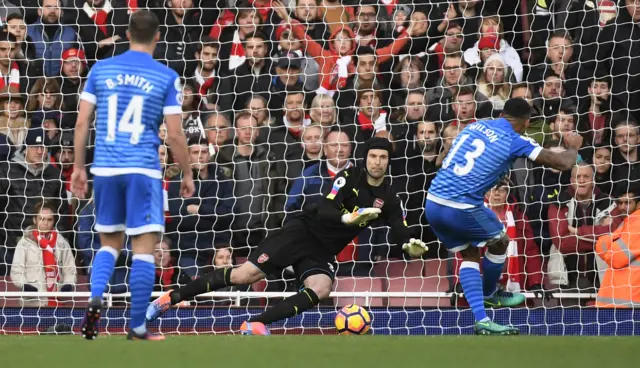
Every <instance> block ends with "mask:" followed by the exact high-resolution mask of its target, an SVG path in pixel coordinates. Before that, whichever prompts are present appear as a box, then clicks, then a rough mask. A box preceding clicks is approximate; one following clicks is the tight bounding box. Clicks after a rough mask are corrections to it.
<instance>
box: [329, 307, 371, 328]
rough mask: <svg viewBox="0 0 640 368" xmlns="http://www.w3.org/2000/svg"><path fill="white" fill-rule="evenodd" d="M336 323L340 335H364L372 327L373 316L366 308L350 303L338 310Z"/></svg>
mask: <svg viewBox="0 0 640 368" xmlns="http://www.w3.org/2000/svg"><path fill="white" fill-rule="evenodd" d="M335 324H336V329H337V330H338V333H339V334H340V335H364V334H366V333H367V332H369V328H371V316H369V312H367V310H366V309H364V308H362V307H360V306H358V305H355V304H349V305H347V306H345V307H343V308H342V309H340V310H339V311H338V313H337V314H336V320H335Z"/></svg>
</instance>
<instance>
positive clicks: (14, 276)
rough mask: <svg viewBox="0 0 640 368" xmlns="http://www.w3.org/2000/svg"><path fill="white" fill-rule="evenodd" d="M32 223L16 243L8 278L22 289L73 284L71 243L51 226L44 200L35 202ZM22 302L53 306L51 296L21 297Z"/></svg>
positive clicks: (49, 288) (50, 288)
mask: <svg viewBox="0 0 640 368" xmlns="http://www.w3.org/2000/svg"><path fill="white" fill-rule="evenodd" d="M33 210H34V212H33V213H34V214H35V215H34V216H33V225H32V226H29V227H28V228H27V229H26V230H25V232H24V236H23V237H22V239H20V241H18V244H17V246H16V250H15V254H14V257H13V264H12V266H11V281H13V284H14V285H15V286H16V287H18V288H20V289H21V290H23V291H25V292H59V291H62V292H68V291H73V290H74V288H75V284H76V265H75V259H74V257H73V253H72V252H71V246H69V243H68V242H67V240H65V238H64V237H63V236H62V235H61V234H59V233H58V232H57V231H56V229H55V228H54V224H55V208H54V206H53V205H51V204H50V203H48V202H46V201H45V202H39V203H38V204H36V206H35V208H34V209H33ZM22 302H23V304H24V305H25V306H33V307H40V306H50V307H55V306H57V305H58V302H57V300H56V299H55V298H30V297H28V296H25V297H24V299H22Z"/></svg>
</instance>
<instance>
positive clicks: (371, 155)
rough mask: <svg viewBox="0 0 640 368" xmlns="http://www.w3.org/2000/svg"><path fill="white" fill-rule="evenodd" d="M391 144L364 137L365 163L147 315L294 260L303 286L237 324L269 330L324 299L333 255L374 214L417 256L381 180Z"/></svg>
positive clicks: (250, 330)
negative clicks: (235, 261)
mask: <svg viewBox="0 0 640 368" xmlns="http://www.w3.org/2000/svg"><path fill="white" fill-rule="evenodd" d="M391 150H392V148H391V143H390V142H389V140H387V139H386V138H371V139H370V140H368V141H367V142H366V144H365V156H364V157H365V167H364V168H362V167H351V168H348V169H345V170H343V171H342V172H340V173H339V174H338V175H336V177H335V179H334V181H333V183H332V187H331V192H330V193H329V194H328V195H327V196H326V197H325V198H323V199H321V200H320V201H319V203H318V204H317V205H315V206H311V207H309V208H308V209H305V210H304V211H303V212H302V213H300V214H299V215H297V216H295V217H292V218H291V219H289V220H288V221H287V222H286V223H285V225H284V226H283V227H282V228H280V229H279V230H278V231H276V232H275V233H274V234H273V235H271V236H269V237H267V238H266V239H265V240H263V241H262V243H260V245H259V246H258V248H257V250H256V251H255V252H252V253H251V255H250V257H249V259H248V261H247V262H246V263H245V264H243V265H241V266H240V267H238V268H233V269H230V268H224V269H218V270H215V271H213V272H210V273H208V274H206V275H204V276H203V277H201V278H199V279H196V280H194V281H192V282H190V283H189V284H187V285H185V286H183V287H181V288H179V289H177V290H173V291H170V292H168V293H166V294H164V295H162V296H161V297H159V298H158V299H156V300H154V301H153V302H152V303H151V304H150V305H149V307H148V309H147V320H149V321H151V320H155V319H156V318H158V317H159V316H160V315H161V314H162V313H163V312H165V311H166V310H167V309H169V307H170V306H171V305H174V304H176V303H179V302H181V301H183V300H189V299H191V298H193V297H195V296H196V295H199V294H203V293H207V292H210V291H214V290H218V289H221V288H225V287H227V286H232V285H243V284H244V285H246V284H252V283H254V282H256V281H259V280H261V279H263V278H264V277H265V276H266V275H268V274H274V273H280V272H281V271H282V270H283V269H284V268H286V267H288V266H293V269H294V271H295V273H296V276H297V277H298V279H299V280H300V281H301V282H303V283H304V288H303V289H302V290H301V291H300V292H299V293H297V294H296V295H293V296H291V297H289V298H286V299H284V300H282V301H281V302H280V303H278V304H276V305H275V306H274V307H272V308H269V309H267V310H266V311H265V312H264V313H262V314H260V315H257V316H255V317H252V318H250V319H249V321H247V322H244V323H243V324H242V327H241V328H240V329H241V331H242V333H243V334H259V335H268V334H269V330H268V329H267V327H266V326H265V325H268V324H270V323H272V322H275V321H278V320H281V319H285V318H289V317H293V316H295V315H297V314H299V313H302V312H304V311H306V310H308V309H310V308H312V307H314V306H315V305H317V304H318V303H319V302H320V301H321V300H323V299H326V298H328V297H329V293H330V292H331V290H332V286H333V278H334V269H333V261H334V260H335V256H336V254H338V253H339V252H340V251H342V249H343V248H345V247H346V246H347V244H349V243H350V242H351V241H352V240H353V238H355V237H356V236H357V235H358V234H360V232H362V230H363V229H364V228H365V227H367V226H368V225H369V224H370V223H371V222H372V221H374V220H376V219H377V218H381V219H383V220H384V221H385V222H386V223H387V225H389V226H390V227H391V231H392V233H393V237H394V240H395V241H396V243H398V244H402V249H403V250H404V251H406V252H407V253H408V254H409V255H410V256H412V257H420V256H422V254H424V252H426V251H427V246H426V245H425V244H424V243H423V242H422V241H420V240H417V239H412V238H411V236H410V233H409V229H408V228H407V225H406V222H405V221H404V219H403V210H402V204H401V202H400V199H399V198H398V197H397V196H396V195H395V193H394V192H393V191H392V189H391V185H390V184H389V183H388V182H386V181H385V174H386V172H387V169H388V167H389V156H390V153H391Z"/></svg>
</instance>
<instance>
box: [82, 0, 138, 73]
mask: <svg viewBox="0 0 640 368" xmlns="http://www.w3.org/2000/svg"><path fill="white" fill-rule="evenodd" d="M129 2H130V1H127V0H85V1H84V4H82V7H81V8H80V9H79V10H78V17H77V20H76V22H77V24H78V34H79V35H80V39H81V40H82V43H83V46H84V50H85V51H86V52H87V55H88V56H89V59H90V60H92V61H93V60H95V59H104V58H108V57H111V56H114V55H118V54H121V53H123V52H124V51H126V50H127V48H128V47H127V46H128V42H127V34H126V31H127V27H128V25H129V14H130V12H131V9H130V7H129V6H128V5H127V3H129Z"/></svg>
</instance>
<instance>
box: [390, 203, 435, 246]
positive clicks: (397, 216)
mask: <svg viewBox="0 0 640 368" xmlns="http://www.w3.org/2000/svg"><path fill="white" fill-rule="evenodd" d="M390 200H391V201H390V202H391V203H390V206H385V211H383V213H382V218H383V219H384V220H385V222H386V223H387V225H389V227H390V228H391V234H392V235H393V239H394V240H395V242H396V244H398V245H399V246H400V245H401V246H402V250H403V251H405V252H406V253H407V254H408V255H410V256H411V257H413V258H420V257H422V255H423V254H424V253H425V252H426V251H427V250H429V247H427V245H426V244H425V243H424V242H423V241H422V240H420V239H416V238H413V237H411V231H410V230H409V228H408V227H407V221H406V220H405V217H406V215H405V212H406V211H405V209H404V206H403V205H402V200H401V199H400V197H398V196H397V195H395V196H394V197H392V198H390ZM389 255H390V256H399V255H400V251H399V247H392V248H391V251H390V254H389Z"/></svg>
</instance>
